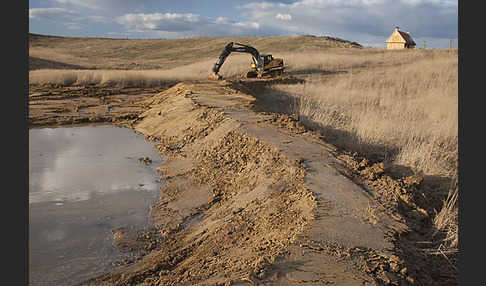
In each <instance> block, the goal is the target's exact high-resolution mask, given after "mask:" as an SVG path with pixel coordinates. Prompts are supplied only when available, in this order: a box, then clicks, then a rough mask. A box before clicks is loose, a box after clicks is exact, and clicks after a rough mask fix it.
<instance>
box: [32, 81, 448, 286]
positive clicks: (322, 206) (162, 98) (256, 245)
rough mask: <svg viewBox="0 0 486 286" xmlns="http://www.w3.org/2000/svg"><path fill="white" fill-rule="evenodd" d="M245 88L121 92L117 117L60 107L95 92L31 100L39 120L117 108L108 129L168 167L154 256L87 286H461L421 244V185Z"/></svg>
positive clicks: (201, 85)
mask: <svg viewBox="0 0 486 286" xmlns="http://www.w3.org/2000/svg"><path fill="white" fill-rule="evenodd" d="M246 89H247V88H245V86H244V83H234V82H225V81H222V82H210V81H200V82H186V83H179V84H176V85H175V86H172V87H171V88H169V89H167V90H165V91H163V92H160V93H157V94H154V93H147V94H146V95H143V96H139V97H131V95H130V94H127V93H126V92H125V93H124V92H120V93H117V94H118V95H116V96H107V99H108V100H109V101H110V102H111V103H113V102H115V100H116V99H120V100H121V102H119V103H120V106H118V107H116V108H115V109H111V110H109V108H105V109H100V107H95V106H96V104H94V103H93V105H92V106H90V105H89V104H87V105H86V106H82V107H80V108H78V109H77V110H71V109H66V108H65V107H66V106H67V105H69V104H72V103H73V102H74V103H78V102H87V101H88V100H91V98H90V97H89V96H81V95H80V96H77V97H76V96H73V97H72V98H70V99H68V98H66V92H61V93H62V94H63V95H62V96H61V95H56V94H54V95H53V94H52V93H51V94H44V95H36V96H32V95H31V97H30V100H31V102H34V103H37V107H34V108H33V109H32V110H31V111H30V115H29V116H30V120H31V125H32V126H45V125H46V124H47V125H51V124H65V123H68V124H71V123H77V122H93V121H92V120H89V118H99V121H105V122H106V121H109V122H110V121H112V120H111V119H110V118H113V117H110V116H112V115H110V113H109V112H113V111H116V110H117V109H118V110H120V111H119V112H120V113H119V116H118V117H115V118H119V119H115V120H114V123H116V124H124V125H126V126H129V127H131V128H133V129H134V130H136V131H137V132H140V133H142V134H144V135H145V136H146V138H147V139H148V140H151V141H153V142H155V143H157V149H158V150H159V152H160V153H161V154H162V156H163V157H164V160H165V161H164V163H163V164H162V165H161V166H160V167H159V171H160V172H161V173H162V174H163V175H164V179H165V184H164V186H163V188H162V189H161V199H160V201H159V202H158V203H157V204H155V205H154V206H153V208H152V210H151V215H152V216H153V218H154V219H155V221H156V224H157V229H156V230H155V231H154V232H153V233H145V234H143V236H144V237H145V241H146V242H147V243H148V244H146V246H147V245H149V247H146V249H148V250H149V251H150V252H149V253H148V254H147V255H145V256H144V257H142V258H141V259H139V260H138V261H137V262H135V263H132V264H129V265H127V266H124V267H122V268H119V269H117V270H115V271H113V272H111V273H108V274H106V275H103V276H100V277H97V278H95V279H93V280H90V281H88V282H87V283H85V284H86V285H322V284H334V285H454V284H455V281H454V277H455V276H454V272H453V271H452V270H450V269H446V268H444V267H442V266H443V263H442V264H441V263H439V262H437V261H435V260H430V256H427V255H425V254H424V252H423V251H421V250H420V249H419V248H418V247H417V241H419V240H420V239H421V238H422V237H423V236H422V235H425V234H426V233H427V232H428V230H429V228H430V227H429V226H428V225H427V223H428V222H429V220H428V219H427V218H428V212H427V211H428V210H427V209H426V208H425V207H423V204H424V203H423V202H424V201H423V198H421V196H420V194H421V193H420V191H419V186H420V183H421V179H420V178H415V177H409V178H403V179H393V178H391V177H390V176H388V175H386V172H385V170H384V166H382V165H380V164H379V163H370V162H369V161H366V160H364V159H363V160H361V159H358V158H356V157H353V156H350V155H346V154H342V153H339V152H338V150H337V149H336V148H335V147H334V146H332V145H329V144H326V143H325V142H323V141H322V140H321V136H320V134H317V133H315V132H312V131H310V130H308V129H307V128H305V127H304V126H303V125H302V124H301V123H300V122H299V121H298V118H296V117H295V116H288V115H280V114H275V113H268V112H257V111H256V110H260V111H261V109H262V108H263V107H262V106H258V105H259V104H260V103H259V102H258V101H256V98H255V97H254V96H250V95H249V94H247V93H246V92H245V90H246ZM46 92H47V91H46ZM152 92H153V91H152ZM56 96H60V97H59V98H57V97H56ZM95 98H96V100H98V101H99V98H100V97H99V96H95ZM35 100H39V102H36V101H35ZM34 106H36V105H34ZM255 107H259V108H255ZM46 108H47V109H46ZM83 108H84V109H83ZM90 108H91V109H90ZM123 108H128V109H129V112H128V111H126V110H125V109H123ZM123 110H125V111H126V112H127V113H126V114H129V116H122V114H125V113H123V112H122V111H123ZM125 111H124V112H125ZM95 121H96V120H95ZM115 236H116V237H118V236H123V233H122V232H120V231H118V232H115ZM116 237H115V238H116ZM137 239H138V240H144V238H143V237H138V238H137ZM125 244H127V245H129V244H130V241H128V242H127V243H125ZM120 245H121V247H123V243H121V244H120ZM132 245H133V244H132ZM415 251H417V253H415ZM441 267H442V268H441ZM424 269H427V270H426V271H424Z"/></svg>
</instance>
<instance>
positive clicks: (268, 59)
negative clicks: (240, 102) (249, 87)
mask: <svg viewBox="0 0 486 286" xmlns="http://www.w3.org/2000/svg"><path fill="white" fill-rule="evenodd" d="M232 52H240V53H249V54H251V56H252V63H251V70H250V71H248V72H247V74H246V77H247V78H262V77H267V76H270V77H274V76H279V75H282V73H283V71H284V68H285V67H284V63H283V59H280V58H274V57H273V56H272V55H270V54H260V52H258V50H257V49H255V48H254V47H252V46H248V45H244V44H240V43H236V42H230V43H228V44H227V45H226V46H225V48H224V50H223V51H222V52H221V55H220V56H219V59H218V61H217V62H216V63H215V64H214V66H213V74H212V75H210V77H209V78H210V79H218V80H221V79H222V78H223V77H222V76H221V75H220V74H219V69H220V68H221V66H222V65H223V63H224V61H225V60H226V58H227V57H228V56H229V55H230V54H231V53H232Z"/></svg>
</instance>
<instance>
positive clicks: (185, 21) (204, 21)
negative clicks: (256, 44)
mask: <svg viewBox="0 0 486 286" xmlns="http://www.w3.org/2000/svg"><path fill="white" fill-rule="evenodd" d="M116 22H117V23H119V24H121V25H124V26H125V28H126V29H128V31H130V32H132V33H134V32H136V33H145V34H149V35H154V36H166V37H186V36H188V37H189V36H230V35H254V34H255V31H258V30H259V28H260V24H259V23H258V22H255V21H230V20H228V18H226V17H217V18H211V17H204V16H201V15H198V14H192V13H185V14H182V13H165V14H162V13H150V14H145V13H137V14H133V13H129V14H125V15H122V16H120V17H117V18H116Z"/></svg>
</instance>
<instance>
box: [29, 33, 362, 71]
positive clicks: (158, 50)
mask: <svg viewBox="0 0 486 286" xmlns="http://www.w3.org/2000/svg"><path fill="white" fill-rule="evenodd" d="M231 41H234V42H241V43H245V44H248V45H251V46H254V47H256V48H257V49H258V50H259V51H260V52H262V53H272V54H278V53H283V52H307V51H325V50H328V49H332V48H360V47H361V45H359V44H358V43H355V42H350V41H346V40H342V39H339V38H331V37H315V36H279V37H249V38H187V39H110V38H74V37H58V36H45V35H38V34H29V70H34V69H43V68H55V69H66V68H68V69H170V68H174V67H178V66H182V65H187V64H191V63H194V62H196V61H200V60H204V59H210V58H211V59H214V58H217V57H218V56H219V53H220V52H221V50H222V49H223V48H224V46H225V45H226V44H227V43H228V42H231Z"/></svg>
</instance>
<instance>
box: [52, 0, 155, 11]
mask: <svg viewBox="0 0 486 286" xmlns="http://www.w3.org/2000/svg"><path fill="white" fill-rule="evenodd" d="M54 1H55V2H57V3H60V4H70V5H73V6H78V7H83V8H88V9H91V10H109V9H120V8H123V9H130V8H132V9H133V8H136V7H140V6H141V5H144V3H145V2H150V0H54Z"/></svg>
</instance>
